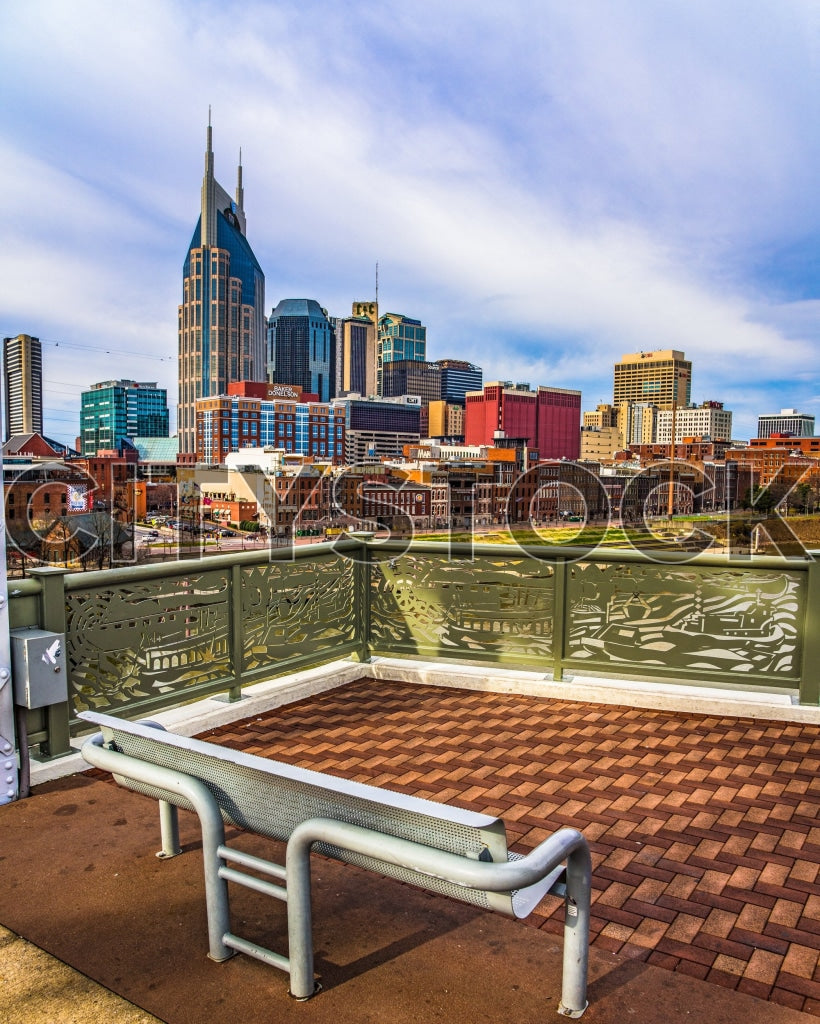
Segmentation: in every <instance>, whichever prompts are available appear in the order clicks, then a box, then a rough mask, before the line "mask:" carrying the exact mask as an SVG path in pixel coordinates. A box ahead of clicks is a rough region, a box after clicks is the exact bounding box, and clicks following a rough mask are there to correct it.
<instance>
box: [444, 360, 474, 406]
mask: <svg viewBox="0 0 820 1024" xmlns="http://www.w3.org/2000/svg"><path fill="white" fill-rule="evenodd" d="M433 366H438V368H439V369H440V370H441V397H442V400H443V401H445V402H457V403H459V404H460V405H464V396H465V395H466V394H467V392H468V391H480V390H481V388H482V387H483V386H484V371H483V370H482V369H481V367H480V366H474V365H473V363H468V362H466V361H465V360H464V359H438V360H436V361H435V362H434V363H433Z"/></svg>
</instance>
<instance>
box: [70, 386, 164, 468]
mask: <svg viewBox="0 0 820 1024" xmlns="http://www.w3.org/2000/svg"><path fill="white" fill-rule="evenodd" d="M80 406H81V412H80V442H81V446H82V454H83V455H96V454H97V452H98V451H100V450H101V449H113V448H119V447H120V446H121V445H122V442H123V441H124V440H130V439H131V438H132V437H167V436H168V392H167V391H166V390H165V388H158V387H157V385H156V384H155V383H140V382H138V381H135V380H104V381H101V382H100V383H99V384H92V385H91V388H90V390H88V391H83V393H82V394H81V395H80Z"/></svg>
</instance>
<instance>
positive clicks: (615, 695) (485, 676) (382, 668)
mask: <svg viewBox="0 0 820 1024" xmlns="http://www.w3.org/2000/svg"><path fill="white" fill-rule="evenodd" d="M362 678H368V679H376V680H378V679H384V680H389V681H392V682H402V683H416V684H418V685H421V686H451V687H453V686H454V687H460V688H462V689H466V690H479V691H481V690H483V691H486V692H488V693H519V694H522V695H524V696H530V697H546V698H549V699H552V700H570V701H572V700H575V701H582V702H584V703H590V704H619V705H622V706H626V707H634V708H647V709H649V710H655V711H678V712H686V713H689V714H693V715H719V716H721V717H724V716H731V717H736V718H759V719H761V720H763V721H776V722H795V723H800V724H812V723H814V724H820V707H807V706H805V705H800V704H795V703H794V699H795V695H794V693H792V692H791V691H785V692H780V693H768V692H765V691H760V690H743V689H741V688H740V687H738V689H728V688H723V687H714V686H713V687H709V686H699V685H688V684H686V683H658V682H648V681H646V680H638V679H604V678H601V677H598V676H587V675H580V674H574V675H568V676H567V677H566V678H565V679H564V680H562V681H560V682H556V681H555V680H554V679H552V678H551V676H549V675H545V674H544V673H540V672H524V671H520V670H517V669H505V668H498V667H496V666H493V665H464V664H458V663H447V662H443V661H413V660H411V659H407V658H373V659H372V660H371V661H370V662H365V663H362V662H356V661H351V660H350V659H344V660H341V661H334V662H331V663H330V664H327V665H320V666H318V667H317V668H311V669H306V670H304V671H302V672H295V673H292V674H290V675H285V676H280V677H278V678H276V679H269V680H266V681H265V682H261V683H254V684H253V685H252V686H248V687H246V688H245V690H243V693H242V700H239V701H234V702H233V703H227V702H225V701H224V700H222V699H217V698H213V697H208V698H206V699H204V700H200V701H196V702H195V703H193V704H183V705H181V706H179V707H176V708H170V709H168V710H167V711H160V712H156V713H155V714H152V715H150V716H146V717H150V718H151V720H152V721H155V722H159V723H160V724H161V725H163V726H164V727H165V728H166V729H169V730H171V731H172V732H176V733H178V734H179V735H181V736H195V735H198V734H200V733H203V732H207V731H208V730H209V729H218V728H220V727H221V726H223V725H230V723H231V722H236V721H238V720H241V719H244V718H252V717H253V716H254V715H261V714H264V713H265V712H266V711H271V710H272V709H273V708H278V707H281V706H282V705H283V704H293V703H295V702H296V701H299V700H304V699H305V698H307V697H312V696H313V695H314V694H317V693H324V692H325V691H326V690H333V689H335V688H336V687H338V686H344V685H345V684H346V683H352V682H354V681H355V680H356V679H362ZM82 743H83V737H78V738H77V739H75V740H73V741H72V745H73V746H74V747H75V749H76V751H77V753H74V754H70V755H68V756H66V757H61V758H56V759H55V760H53V761H45V762H39V761H32V762H31V784H32V786H36V785H40V784H41V783H43V782H51V781H53V780H54V779H61V778H64V777H65V776H67V775H74V774H76V773H77V772H83V771H87V770H88V764H87V763H86V762H85V761H84V760H83V758H82V756H81V755H80V753H79V748H80V747H81V746H82Z"/></svg>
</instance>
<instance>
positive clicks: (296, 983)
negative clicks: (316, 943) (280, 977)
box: [286, 842, 317, 999]
mask: <svg viewBox="0 0 820 1024" xmlns="http://www.w3.org/2000/svg"><path fill="white" fill-rule="evenodd" d="M310 845H311V844H310V843H309V842H308V843H303V844H293V843H290V842H289V843H288V850H287V862H286V863H287V890H288V959H289V961H290V968H289V970H290V994H291V995H292V996H293V998H294V999H310V997H311V996H312V995H313V994H314V993H315V992H316V991H317V987H316V984H315V982H314V980H313V923H312V921H311V893H310Z"/></svg>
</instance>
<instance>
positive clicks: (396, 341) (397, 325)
mask: <svg viewBox="0 0 820 1024" xmlns="http://www.w3.org/2000/svg"><path fill="white" fill-rule="evenodd" d="M426 358H427V328H426V327H424V326H423V324H422V322H421V320H413V319H411V318H410V317H409V316H404V315H403V314H402V313H385V314H384V316H381V317H379V335H378V342H377V345H376V393H377V394H379V395H381V394H382V393H383V392H382V377H383V373H382V368H383V367H384V365H385V363H392V362H393V361H395V360H398V359H417V360H419V361H421V362H424V360H425V359H426Z"/></svg>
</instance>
